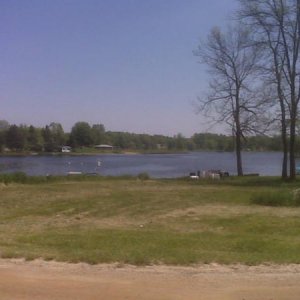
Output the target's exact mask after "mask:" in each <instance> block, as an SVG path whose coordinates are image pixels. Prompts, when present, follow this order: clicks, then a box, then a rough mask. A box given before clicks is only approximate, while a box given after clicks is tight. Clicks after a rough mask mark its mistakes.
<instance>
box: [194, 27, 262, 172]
mask: <svg viewBox="0 0 300 300" xmlns="http://www.w3.org/2000/svg"><path fill="white" fill-rule="evenodd" d="M249 37H250V35H249V31H248V30H245V29H244V28H243V27H242V26H240V24H237V26H235V27H230V28H229V29H228V31H227V32H226V33H223V32H221V30H220V29H219V28H213V29H212V30H211V32H210V34H209V35H208V37H207V41H206V42H205V43H202V44H200V45H199V47H198V49H197V50H196V51H195V55H196V56H199V57H200V62H201V63H204V64H206V65H207V66H208V69H209V72H210V74H211V80H210V84H209V93H208V94H207V96H205V97H202V98H199V109H200V111H201V112H204V113H206V115H208V116H210V117H212V118H213V120H214V121H215V122H216V123H225V124H227V125H229V126H230V128H231V129H232V131H233V135H234V138H235V152H236V163H237V173H238V175H239V176H241V175H243V167H242V139H243V137H244V136H245V134H246V133H249V132H252V131H253V130H254V129H255V128H254V125H255V124H256V123H257V121H258V115H259V107H260V106H261V103H260V102H259V101H257V98H256V97H255V96H254V95H255V94H254V87H256V84H255V83H256V80H255V77H254V75H255V74H256V72H257V61H258V60H259V48H256V47H250V46H249ZM260 112H261V111H260Z"/></svg>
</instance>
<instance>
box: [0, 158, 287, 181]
mask: <svg viewBox="0 0 300 300" xmlns="http://www.w3.org/2000/svg"><path fill="white" fill-rule="evenodd" d="M281 160H282V153H280V152H245V153H243V167H244V173H259V174H260V175H278V176H279V175H280V174H281ZM209 169H221V170H224V171H228V172H229V173H230V174H236V162H235V154H234V153H232V152H191V153H176V154H134V155H130V154H99V155H80V156H71V155H49V156H1V157H0V173H11V172H25V173H26V174H28V175H65V174H67V173H68V172H83V173H94V172H96V173H99V174H101V175H112V176H119V175H137V174H139V173H142V172H147V173H148V174H149V175H150V176H151V177H155V178H173V177H182V176H187V175H188V174H189V173H190V172H197V171H203V170H209Z"/></svg>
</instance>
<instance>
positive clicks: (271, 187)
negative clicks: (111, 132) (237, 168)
mask: <svg viewBox="0 0 300 300" xmlns="http://www.w3.org/2000/svg"><path fill="white" fill-rule="evenodd" d="M23 179H24V178H23ZM23 182H24V183H20V181H19V182H14V180H11V181H6V182H5V181H3V180H2V183H0V254H1V256H2V257H25V258H27V259H34V258H37V257H42V258H44V259H55V260H59V261H71V262H78V261H85V262H89V263H101V262H119V263H121V264H122V263H131V264H152V263H166V264H180V265H186V264H194V263H210V262H218V263H226V264H227V263H228V264H229V263H245V264H260V263H300V236H299V229H300V218H299V216H300V208H298V206H297V202H296V203H288V202H286V201H283V202H282V205H277V206H270V205H269V204H268V203H267V204H266V203H260V202H259V200H257V199H260V198H263V199H264V200H265V199H266V197H267V198H268V197H269V198H271V199H272V197H273V196H274V194H276V195H277V194H279V195H282V196H280V197H279V198H280V199H281V197H290V195H294V194H295V193H296V192H295V191H296V189H297V186H299V182H294V183H287V182H282V181H280V179H276V178H244V179H237V178H235V179H232V178H229V179H227V180H226V181H221V182H211V181H192V180H187V179H182V180H140V179H137V178H101V177H100V178H98V177H96V178H81V177H78V178H52V179H50V180H49V179H44V180H42V179H41V178H40V179H39V180H34V179H32V178H31V179H25V180H24V181H23ZM32 183H34V184H32ZM270 193H271V196H268V195H270ZM264 195H266V196H264ZM286 195H288V196H286ZM253 199H254V200H253ZM255 199H256V200H255ZM257 201H258V203H257ZM276 201H279V200H278V197H277V198H276ZM279 202H280V201H279ZM280 203H281V202H280ZM280 203H279V204H280ZM258 204H259V205H258ZM262 204H263V205H262ZM271 204H272V203H271ZM286 204H288V205H290V204H291V205H292V206H294V207H284V205H286Z"/></svg>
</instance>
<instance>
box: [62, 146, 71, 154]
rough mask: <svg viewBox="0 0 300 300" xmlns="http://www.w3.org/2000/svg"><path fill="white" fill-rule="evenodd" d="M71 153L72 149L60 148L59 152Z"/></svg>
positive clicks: (68, 147) (67, 147)
mask: <svg viewBox="0 0 300 300" xmlns="http://www.w3.org/2000/svg"><path fill="white" fill-rule="evenodd" d="M71 151H72V148H71V147H70V146H62V147H61V152H64V153H70V152H71Z"/></svg>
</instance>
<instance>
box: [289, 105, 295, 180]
mask: <svg viewBox="0 0 300 300" xmlns="http://www.w3.org/2000/svg"><path fill="white" fill-rule="evenodd" d="M295 110H296V109H295V107H292V113H291V125H290V126H291V127H290V149H289V150H290V179H292V180H294V179H295V178H296V157H295V137H296V112H295Z"/></svg>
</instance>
